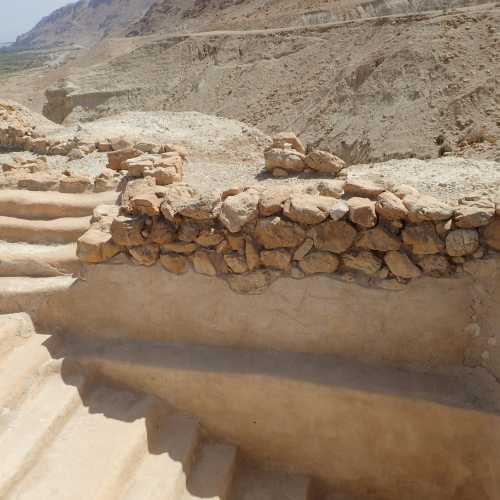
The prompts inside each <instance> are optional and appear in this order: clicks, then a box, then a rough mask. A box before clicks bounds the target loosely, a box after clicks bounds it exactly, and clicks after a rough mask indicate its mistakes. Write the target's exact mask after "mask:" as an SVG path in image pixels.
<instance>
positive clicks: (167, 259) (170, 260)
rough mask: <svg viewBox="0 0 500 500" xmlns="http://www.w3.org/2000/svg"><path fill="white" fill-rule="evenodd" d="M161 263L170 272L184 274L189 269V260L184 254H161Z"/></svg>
mask: <svg viewBox="0 0 500 500" xmlns="http://www.w3.org/2000/svg"><path fill="white" fill-rule="evenodd" d="M160 264H161V265H162V266H163V267H164V268H165V269H166V270H167V271H169V272H171V273H174V274H184V273H187V272H188V270H189V260H188V258H187V257H184V255H178V254H165V255H160Z"/></svg>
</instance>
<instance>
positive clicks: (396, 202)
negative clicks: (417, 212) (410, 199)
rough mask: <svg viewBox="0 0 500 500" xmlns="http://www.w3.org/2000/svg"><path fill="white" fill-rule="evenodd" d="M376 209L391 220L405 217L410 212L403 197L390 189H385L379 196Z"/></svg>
mask: <svg viewBox="0 0 500 500" xmlns="http://www.w3.org/2000/svg"><path fill="white" fill-rule="evenodd" d="M375 210H376V211H377V214H378V215H380V216H381V217H383V218H384V219H386V220H389V221H392V220H400V219H405V218H406V216H407V214H408V209H407V208H406V207H405V205H404V203H403V202H402V201H401V199H400V198H398V197H397V196H396V195H395V194H393V193H391V192H390V191H384V192H383V193H380V194H379V195H378V196H377V203H376V204H375Z"/></svg>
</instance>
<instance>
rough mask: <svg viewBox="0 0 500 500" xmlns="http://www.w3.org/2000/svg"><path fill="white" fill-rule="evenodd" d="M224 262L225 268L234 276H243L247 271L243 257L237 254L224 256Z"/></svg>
mask: <svg viewBox="0 0 500 500" xmlns="http://www.w3.org/2000/svg"><path fill="white" fill-rule="evenodd" d="M224 262H225V263H226V265H227V267H228V268H229V269H230V270H231V271H232V272H233V273H236V274H243V273H246V272H247V271H248V265H247V261H246V259H245V257H243V256H242V255H240V254H237V253H228V254H225V255H224Z"/></svg>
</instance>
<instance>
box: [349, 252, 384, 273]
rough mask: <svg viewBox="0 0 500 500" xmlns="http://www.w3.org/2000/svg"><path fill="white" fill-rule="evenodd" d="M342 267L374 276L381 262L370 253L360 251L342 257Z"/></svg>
mask: <svg viewBox="0 0 500 500" xmlns="http://www.w3.org/2000/svg"><path fill="white" fill-rule="evenodd" d="M342 266H343V267H345V268H346V269H349V270H351V271H359V272H362V273H365V274H368V275H370V276H374V275H376V274H377V273H378V271H379V270H380V268H381V267H382V261H381V260H380V259H379V258H378V257H377V256H376V255H373V254H372V253H371V252H368V251H361V252H359V253H357V254H344V255H342Z"/></svg>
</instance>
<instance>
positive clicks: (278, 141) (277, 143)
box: [273, 132, 306, 154]
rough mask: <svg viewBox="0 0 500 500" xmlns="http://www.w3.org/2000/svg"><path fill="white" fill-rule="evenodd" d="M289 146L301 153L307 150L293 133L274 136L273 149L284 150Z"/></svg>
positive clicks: (281, 133)
mask: <svg viewBox="0 0 500 500" xmlns="http://www.w3.org/2000/svg"><path fill="white" fill-rule="evenodd" d="M287 145H288V146H290V147H291V148H292V149H295V151H298V152H299V153H302V154H304V153H305V152H306V148H305V147H304V145H303V144H302V142H301V141H300V139H299V138H298V137H297V136H296V135H295V134H294V133H293V132H280V133H279V134H276V135H275V136H273V148H279V149H284V148H286V147H287Z"/></svg>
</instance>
